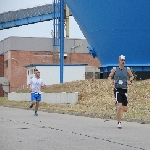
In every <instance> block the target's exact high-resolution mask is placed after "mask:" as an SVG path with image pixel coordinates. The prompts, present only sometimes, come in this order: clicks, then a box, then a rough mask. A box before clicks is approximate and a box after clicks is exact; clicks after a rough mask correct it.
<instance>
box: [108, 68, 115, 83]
mask: <svg viewBox="0 0 150 150" xmlns="http://www.w3.org/2000/svg"><path fill="white" fill-rule="evenodd" d="M115 71H116V68H115V67H114V68H113V69H112V70H111V72H110V74H109V76H108V80H109V81H110V82H111V84H113V85H114V79H112V78H113V76H114V74H115Z"/></svg>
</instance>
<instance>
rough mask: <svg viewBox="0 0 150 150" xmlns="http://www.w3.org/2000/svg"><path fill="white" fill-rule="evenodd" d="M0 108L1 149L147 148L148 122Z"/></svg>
mask: <svg viewBox="0 0 150 150" xmlns="http://www.w3.org/2000/svg"><path fill="white" fill-rule="evenodd" d="M33 114H34V111H33V110H23V109H18V108H8V107H0V150H150V124H140V123H135V122H126V121H122V126H123V128H122V129H117V128H116V126H117V122H116V121H114V120H105V119H99V118H89V117H84V116H74V115H69V114H57V113H48V112H42V111H39V112H38V114H39V116H34V115H33Z"/></svg>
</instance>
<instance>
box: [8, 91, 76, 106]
mask: <svg viewBox="0 0 150 150" xmlns="http://www.w3.org/2000/svg"><path fill="white" fill-rule="evenodd" d="M41 97H42V101H41V102H44V103H48V104H75V103H76V102H77V101H78V93H77V92H76V93H65V92H64V93H42V95H41ZM30 99H31V94H30V93H15V92H12V93H8V100H10V101H30Z"/></svg>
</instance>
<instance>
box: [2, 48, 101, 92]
mask: <svg viewBox="0 0 150 150" xmlns="http://www.w3.org/2000/svg"><path fill="white" fill-rule="evenodd" d="M8 53H9V54H8ZM53 56H54V57H53ZM12 58H14V59H15V60H13V59H12ZM7 60H8V67H6V66H5V67H4V77H6V78H7V79H8V80H9V81H10V92H14V91H16V89H17V88H19V87H21V86H22V85H23V84H25V83H26V81H27V70H26V68H25V66H27V65H30V64H42V63H43V64H52V63H59V54H58V53H55V54H54V53H53V52H31V51H15V50H14V51H9V52H6V53H5V55H4V61H7ZM64 63H65V64H70V63H72V64H88V65H90V66H97V67H98V66H100V64H99V62H98V60H97V59H96V58H95V59H93V57H92V56H91V55H90V54H79V53H73V54H67V58H66V59H65V60H64Z"/></svg>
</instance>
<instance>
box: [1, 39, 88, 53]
mask: <svg viewBox="0 0 150 150" xmlns="http://www.w3.org/2000/svg"><path fill="white" fill-rule="evenodd" d="M88 45H89V44H88V42H87V41H86V39H70V38H65V39H64V52H66V53H89V51H88V49H87V46H88ZM53 49H54V47H53V39H52V38H41V37H9V38H6V39H4V40H2V41H0V54H2V53H5V52H7V51H9V50H19V51H51V52H53V51H54V50H53ZM55 52H56V51H55ZM57 52H59V49H58V50H57Z"/></svg>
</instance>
